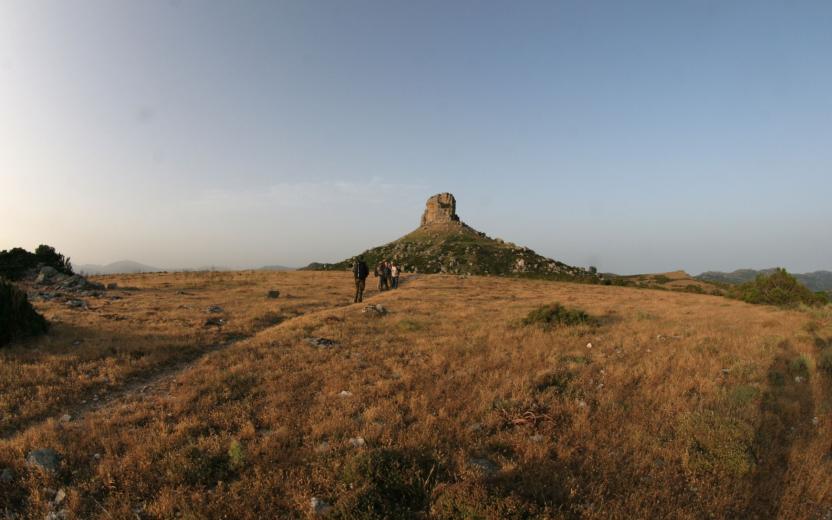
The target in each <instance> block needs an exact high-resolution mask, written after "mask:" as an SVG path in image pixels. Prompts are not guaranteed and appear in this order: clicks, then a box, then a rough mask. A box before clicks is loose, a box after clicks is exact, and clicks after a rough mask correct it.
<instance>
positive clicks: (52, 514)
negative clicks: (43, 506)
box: [46, 509, 69, 520]
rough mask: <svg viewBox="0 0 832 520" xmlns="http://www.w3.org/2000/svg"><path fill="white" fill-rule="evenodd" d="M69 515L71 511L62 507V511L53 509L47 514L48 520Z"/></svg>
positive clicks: (62, 518)
mask: <svg viewBox="0 0 832 520" xmlns="http://www.w3.org/2000/svg"><path fill="white" fill-rule="evenodd" d="M68 516H69V512H68V511H67V510H66V509H61V510H60V511H51V512H50V513H49V514H48V515H46V520H64V519H65V518H67V517H68Z"/></svg>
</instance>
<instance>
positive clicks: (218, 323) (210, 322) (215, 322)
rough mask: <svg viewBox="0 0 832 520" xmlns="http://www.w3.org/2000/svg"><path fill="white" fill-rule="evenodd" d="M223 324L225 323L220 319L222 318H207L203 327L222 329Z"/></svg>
mask: <svg viewBox="0 0 832 520" xmlns="http://www.w3.org/2000/svg"><path fill="white" fill-rule="evenodd" d="M224 323H225V320H224V319H222V318H208V319H207V320H205V326H206V327H211V326H216V327H222V325H223V324H224Z"/></svg>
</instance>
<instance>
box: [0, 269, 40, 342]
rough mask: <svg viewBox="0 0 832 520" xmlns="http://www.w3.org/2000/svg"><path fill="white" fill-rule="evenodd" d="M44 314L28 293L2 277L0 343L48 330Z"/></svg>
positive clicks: (0, 287)
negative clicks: (27, 295)
mask: <svg viewBox="0 0 832 520" xmlns="http://www.w3.org/2000/svg"><path fill="white" fill-rule="evenodd" d="M46 328H47V323H46V320H45V319H44V317H43V316H41V315H40V314H38V312H37V311H36V310H35V309H34V307H32V304H31V303H29V299H28V298H26V293H24V292H23V291H21V290H20V289H18V288H17V287H15V286H14V285H12V284H11V283H9V282H7V281H5V280H2V279H0V345H5V344H6V343H9V342H10V341H12V340H15V339H20V338H23V337H26V336H35V335H38V334H43V333H44V332H46Z"/></svg>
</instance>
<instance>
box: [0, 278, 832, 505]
mask: <svg viewBox="0 0 832 520" xmlns="http://www.w3.org/2000/svg"><path fill="white" fill-rule="evenodd" d="M101 281H102V282H105V283H116V284H117V285H118V286H119V287H127V286H129V287H132V288H133V289H132V290H130V291H126V290H115V291H107V292H103V293H101V294H91V295H90V296H89V297H88V298H87V299H86V303H87V306H86V307H68V306H67V305H65V304H64V303H62V302H60V301H57V300H54V299H52V300H40V299H39V300H37V301H35V302H34V304H35V306H36V307H37V310H38V311H39V312H41V313H43V315H44V316H45V317H46V318H47V319H49V320H50V321H51V322H53V323H54V327H53V329H52V330H51V331H50V333H49V335H48V336H45V337H40V338H32V339H30V340H28V341H27V342H20V343H13V344H11V345H9V346H8V348H5V349H3V350H0V359H2V364H0V366H2V369H3V374H4V377H0V411H2V413H0V512H2V513H3V518H6V517H8V518H47V517H49V518H64V517H65V518H84V519H86V518H89V519H102V520H103V519H109V518H142V519H157V518H239V519H249V518H251V519H254V518H314V517H324V518H325V517H326V516H325V515H323V514H322V513H324V512H326V511H330V515H329V517H330V518H431V519H438V520H441V519H454V518H457V519H459V518H472V519H473V518H483V519H502V518H552V519H560V518H563V519H586V520H601V519H609V518H622V519H623V518H674V519H676V518H679V519H694V518H713V519H723V518H724V519H728V518H743V519H745V518H748V519H754V518H757V519H763V518H766V519H767V518H781V519H789V520H803V519H806V520H809V519H822V518H827V517H828V516H829V514H830V512H832V496H830V493H829V490H830V475H832V458H830V441H829V440H830V438H832V412H831V411H830V410H832V392H830V384H832V383H830V379H829V373H830V372H829V371H830V370H832V309H831V308H829V307H827V308H826V309H812V310H811V311H806V310H784V309H781V308H777V307H771V306H759V305H749V304H746V303H743V302H741V301H737V300H729V299H725V298H720V297H715V296H710V295H699V294H684V293H678V292H671V291H652V290H643V289H638V288H632V287H615V286H603V285H587V284H573V283H553V282H550V281H546V280H530V279H517V278H507V277H479V276H472V277H461V276H439V275H424V276H418V277H414V276H409V277H407V276H406V277H405V279H404V280H403V282H404V283H403V284H402V286H401V288H400V289H398V290H396V291H387V292H384V293H381V294H380V293H378V292H377V291H375V290H374V289H370V290H368V293H367V298H368V301H367V302H366V303H365V304H361V305H351V304H348V303H347V302H349V301H351V299H352V291H353V287H352V284H351V283H350V282H351V281H350V280H349V276H348V275H347V273H344V272H303V271H300V272H291V273H281V272H267V271H244V272H229V273H167V274H164V273H158V274H141V275H117V276H108V277H103V279H102V280H101ZM275 288H277V289H280V291H281V295H280V298H278V299H271V298H268V297H267V293H268V291H269V290H271V289H275ZM284 295H285V296H287V297H285V298H284ZM113 296H118V298H113ZM556 302H561V303H563V304H564V305H566V306H567V307H568V308H569V309H572V310H574V309H580V310H582V311H584V312H585V313H586V314H587V316H588V317H589V318H591V319H587V320H586V321H585V322H584V323H579V324H577V325H573V326H549V327H546V326H543V325H537V324H529V325H525V324H524V322H528V321H532V320H529V319H528V318H529V317H530V316H537V315H539V312H538V310H539V309H540V308H541V307H543V306H551V305H552V304H554V303H556ZM366 304H372V308H373V309H376V308H377V307H376V305H381V306H383V308H384V309H385V310H386V313H384V314H383V315H382V314H377V313H370V312H365V311H366V308H365V305H366ZM209 305H210V306H211V307H209ZM321 338H323V339H325V340H328V341H321ZM50 455H51V457H50ZM50 467H51V469H50Z"/></svg>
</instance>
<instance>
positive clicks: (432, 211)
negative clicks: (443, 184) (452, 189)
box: [421, 193, 459, 227]
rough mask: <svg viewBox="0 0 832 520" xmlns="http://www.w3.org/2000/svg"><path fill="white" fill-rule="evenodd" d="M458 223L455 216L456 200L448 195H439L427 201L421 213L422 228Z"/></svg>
mask: <svg viewBox="0 0 832 520" xmlns="http://www.w3.org/2000/svg"><path fill="white" fill-rule="evenodd" d="M449 223H459V216H457V214H456V199H455V198H454V196H453V195H451V194H450V193H440V194H438V195H434V196H433V197H431V198H429V199H428V202H427V204H426V205H425V212H424V213H422V224H421V226H422V227H428V226H433V225H436V224H449Z"/></svg>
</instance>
